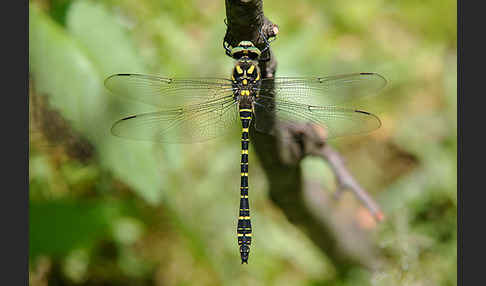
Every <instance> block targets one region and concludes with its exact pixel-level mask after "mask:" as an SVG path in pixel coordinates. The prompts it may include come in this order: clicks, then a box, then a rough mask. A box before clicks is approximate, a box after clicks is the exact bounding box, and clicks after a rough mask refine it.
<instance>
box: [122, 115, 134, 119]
mask: <svg viewBox="0 0 486 286" xmlns="http://www.w3.org/2000/svg"><path fill="white" fill-rule="evenodd" d="M135 117H137V116H136V115H132V116H128V117H125V118H122V120H128V119H132V118H135Z"/></svg>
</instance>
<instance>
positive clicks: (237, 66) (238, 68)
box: [235, 65, 243, 74]
mask: <svg viewBox="0 0 486 286" xmlns="http://www.w3.org/2000/svg"><path fill="white" fill-rule="evenodd" d="M235 68H236V72H237V73H239V74H242V73H243V70H242V69H241V67H240V66H239V65H236V66H235Z"/></svg>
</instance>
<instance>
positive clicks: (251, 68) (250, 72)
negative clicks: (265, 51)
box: [246, 65, 255, 74]
mask: <svg viewBox="0 0 486 286" xmlns="http://www.w3.org/2000/svg"><path fill="white" fill-rule="evenodd" d="M254 69H255V65H251V66H250V68H249V69H248V70H247V71H246V73H248V74H252V73H253V70H254Z"/></svg>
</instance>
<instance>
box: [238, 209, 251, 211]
mask: <svg viewBox="0 0 486 286" xmlns="http://www.w3.org/2000/svg"><path fill="white" fill-rule="evenodd" d="M249 210H250V209H240V211H249Z"/></svg>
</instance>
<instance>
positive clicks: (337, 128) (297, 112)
mask: <svg viewBox="0 0 486 286" xmlns="http://www.w3.org/2000/svg"><path fill="white" fill-rule="evenodd" d="M255 113H256V115H255V128H256V130H257V131H259V132H264V133H269V134H273V135H275V130H274V126H275V125H274V124H273V122H275V121H277V122H279V121H281V122H285V123H287V124H308V123H311V124H316V125H318V126H320V127H321V128H322V131H323V132H325V137H326V138H328V139H330V138H335V137H341V136H346V135H353V134H361V133H367V132H371V131H373V130H375V129H378V128H379V127H380V126H381V122H380V119H379V118H378V117H377V116H376V115H374V114H371V113H369V112H366V111H362V110H357V109H352V108H344V107H337V106H313V105H306V104H300V103H294V102H289V101H278V100H277V101H275V102H274V103H268V102H267V103H266V104H262V103H261V102H260V103H257V104H255ZM277 126H278V125H277Z"/></svg>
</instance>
